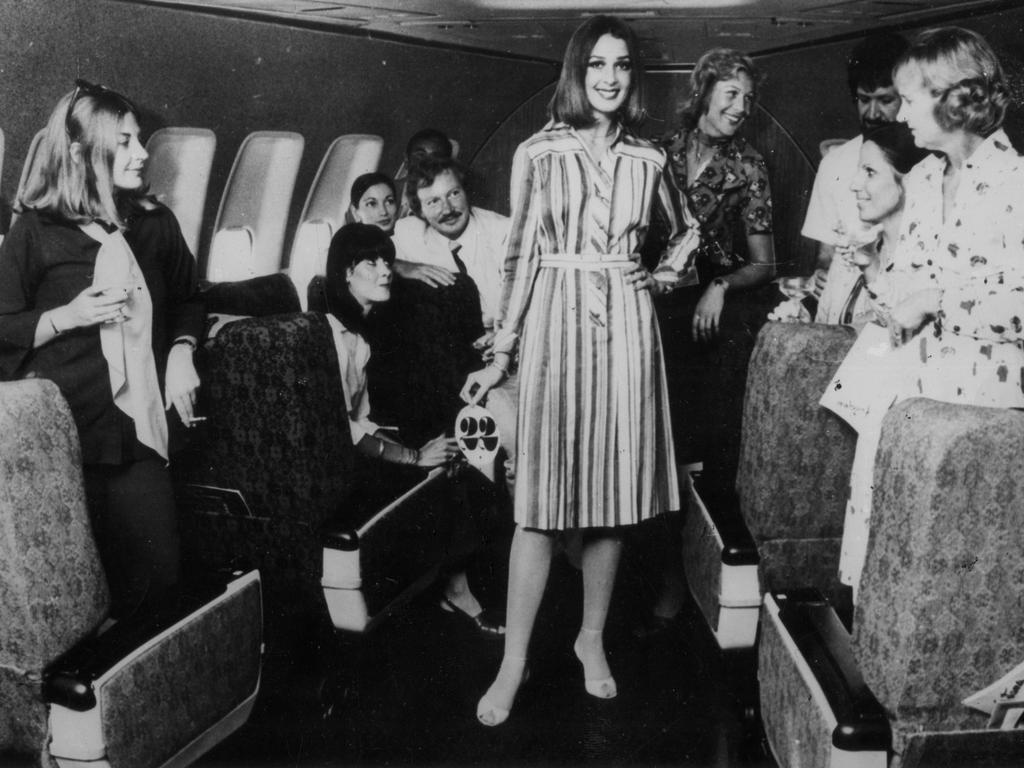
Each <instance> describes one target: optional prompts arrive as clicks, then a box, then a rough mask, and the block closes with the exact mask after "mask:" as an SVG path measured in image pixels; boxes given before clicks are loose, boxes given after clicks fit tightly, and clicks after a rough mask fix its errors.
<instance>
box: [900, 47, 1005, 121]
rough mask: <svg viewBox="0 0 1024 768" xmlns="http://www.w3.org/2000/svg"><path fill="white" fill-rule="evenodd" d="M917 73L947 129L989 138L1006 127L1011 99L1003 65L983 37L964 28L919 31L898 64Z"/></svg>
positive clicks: (903, 68) (901, 68)
mask: <svg viewBox="0 0 1024 768" xmlns="http://www.w3.org/2000/svg"><path fill="white" fill-rule="evenodd" d="M907 69H916V70H917V73H918V74H919V75H920V77H921V81H922V83H923V84H924V86H925V87H926V88H928V89H929V90H930V91H931V93H932V95H933V96H938V97H939V101H938V103H937V104H936V105H935V120H936V122H938V124H939V125H940V126H941V127H942V128H943V129H944V130H946V131H955V130H962V131H966V132H967V133H973V134H975V135H977V136H988V135H989V134H991V133H994V132H995V131H996V130H998V129H999V128H1000V127H1002V125H1003V120H1004V119H1005V118H1006V108H1007V106H1008V105H1009V102H1010V97H1009V93H1008V92H1007V88H1006V81H1005V77H1004V75H1003V67H1002V65H1001V64H1000V63H999V58H998V57H997V56H996V54H995V51H993V50H992V47H991V46H990V45H989V44H988V42H987V41H986V40H985V38H984V37H982V36H981V35H979V34H978V33H977V32H974V31H972V30H969V29H963V28H962V27H936V28H934V29H926V30H924V31H923V32H921V33H919V34H918V35H917V37H915V38H914V39H913V40H912V41H911V43H910V47H909V48H908V49H907V50H906V52H905V53H904V54H903V56H901V57H900V58H899V60H898V61H897V62H896V69H895V72H896V74H897V76H898V75H899V73H900V71H901V70H907Z"/></svg>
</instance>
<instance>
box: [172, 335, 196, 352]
mask: <svg viewBox="0 0 1024 768" xmlns="http://www.w3.org/2000/svg"><path fill="white" fill-rule="evenodd" d="M179 344H187V345H188V346H189V347H191V348H192V351H193V352H195V351H196V343H195V341H193V340H192V339H190V338H189V337H187V336H182V337H181V338H178V339H175V340H174V342H173V343H172V344H171V346H172V347H176V346H178V345H179Z"/></svg>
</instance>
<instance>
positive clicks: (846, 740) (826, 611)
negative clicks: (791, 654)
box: [773, 590, 892, 752]
mask: <svg viewBox="0 0 1024 768" xmlns="http://www.w3.org/2000/svg"><path fill="white" fill-rule="evenodd" d="M773 597H774V599H775V602H776V603H777V604H778V606H779V619H780V621H781V622H782V624H783V625H784V626H785V628H786V631H787V632H788V633H789V635H790V637H791V638H793V640H794V642H795V643H796V645H797V648H798V649H799V650H800V653H801V654H802V655H803V657H804V659H805V660H806V662H807V664H808V666H809V667H810V668H811V671H812V672H813V673H814V676H815V679H816V680H817V681H818V684H819V685H820V686H821V689H822V691H823V692H824V694H825V698H826V699H827V700H828V703H829V706H830V707H831V708H832V713H833V714H834V715H835V718H836V728H835V730H834V731H833V732H832V744H833V745H834V746H835V747H837V748H839V749H843V750H847V751H851V752H867V751H879V752H887V751H888V750H889V749H890V747H891V745H892V730H891V728H890V725H889V717H888V715H887V714H886V712H885V709H883V707H882V705H881V704H880V703H879V702H878V699H876V698H875V695H874V694H873V693H872V692H871V689H870V688H868V686H867V683H865V682H864V677H863V676H862V675H861V672H860V668H859V667H858V666H857V662H856V660H855V659H854V656H853V648H852V646H851V644H850V635H849V633H848V632H847V631H846V628H845V627H844V626H843V624H842V622H841V621H840V620H839V617H838V616H837V615H836V612H835V611H834V610H833V608H832V606H831V605H829V603H828V601H827V600H826V599H825V598H824V597H822V595H821V593H819V592H817V590H802V591H800V592H796V591H787V592H778V593H775V594H774V595H773Z"/></svg>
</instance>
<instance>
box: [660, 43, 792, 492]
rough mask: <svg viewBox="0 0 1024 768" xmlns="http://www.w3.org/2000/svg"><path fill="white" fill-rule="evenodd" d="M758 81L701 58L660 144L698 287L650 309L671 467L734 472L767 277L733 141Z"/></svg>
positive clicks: (761, 200) (765, 227)
mask: <svg viewBox="0 0 1024 768" xmlns="http://www.w3.org/2000/svg"><path fill="white" fill-rule="evenodd" d="M758 80H759V76H758V72H757V70H756V69H755V67H754V63H753V61H752V60H751V59H750V58H749V57H747V56H745V55H743V54H742V53H740V52H739V51H734V50H730V49H726V48H715V49H712V50H710V51H708V52H706V53H705V54H704V55H703V56H701V57H700V60H699V61H698V62H697V65H696V67H695V68H694V71H693V74H692V75H691V78H690V94H689V96H688V98H687V101H686V103H685V105H684V107H683V109H682V125H681V127H680V128H679V129H678V130H677V131H676V132H675V133H674V134H672V135H671V136H670V137H669V138H668V139H667V140H666V142H665V148H666V151H667V152H668V156H669V168H670V170H671V173H672V177H673V180H674V181H675V183H676V186H677V187H678V188H679V189H680V190H681V191H682V192H683V200H684V204H686V205H688V206H689V208H690V210H691V211H692V212H693V213H694V215H695V216H696V218H697V219H698V221H699V222H700V235H701V247H700V251H699V252H698V256H697V272H698V276H699V279H700V285H699V286H697V287H694V288H688V289H684V290H681V291H677V292H675V293H674V294H671V295H669V296H666V297H664V298H663V299H662V300H660V301H659V302H658V319H659V322H660V323H661V326H662V332H663V335H664V337H665V353H666V363H667V365H668V379H669V388H670V392H671V397H672V409H673V414H672V415H673V427H674V430H673V431H674V434H675V436H676V445H677V452H678V453H679V457H680V460H682V461H698V460H700V461H704V462H705V465H706V467H707V465H708V463H709V462H710V463H711V464H713V465H714V466H715V468H716V470H717V469H720V471H721V472H722V474H723V476H731V475H732V474H733V473H734V471H735V462H736V456H737V455H738V450H739V448H738V446H739V413H740V411H741V410H742V408H741V407H740V406H741V404H742V397H743V384H742V382H743V380H744V378H745V374H746V364H747V359H748V357H749V355H750V351H751V350H752V348H753V340H754V337H755V336H756V335H757V331H758V329H759V328H760V325H761V323H763V322H764V319H765V316H766V313H767V309H765V310H764V311H756V310H753V309H752V307H753V306H754V305H756V304H758V302H756V301H754V299H755V297H756V295H757V294H756V293H755V292H754V289H756V288H758V287H760V286H763V285H764V284H765V283H767V282H768V281H769V280H771V278H772V275H773V271H774V268H773V263H774V246H773V240H772V195H771V186H770V185H769V183H768V169H767V167H766V166H765V162H764V159H763V158H762V157H761V154H760V153H759V152H758V151H757V150H756V149H755V148H754V147H752V146H751V145H750V144H748V143H747V141H746V140H745V139H743V138H741V137H740V136H738V135H736V134H737V131H738V130H739V129H740V127H741V126H742V125H743V123H744V122H745V121H746V119H747V117H748V116H749V115H750V113H751V111H752V110H753V108H754V100H755V97H756V88H757V83H758ZM737 381H739V382H740V383H739V384H738V385H737V384H736V382H737ZM695 419H696V421H695ZM707 468H710V467H707Z"/></svg>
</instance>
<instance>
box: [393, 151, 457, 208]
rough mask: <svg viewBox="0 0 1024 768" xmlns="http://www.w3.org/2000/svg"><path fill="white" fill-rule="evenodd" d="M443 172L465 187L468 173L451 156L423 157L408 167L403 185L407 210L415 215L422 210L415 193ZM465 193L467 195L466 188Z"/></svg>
mask: <svg viewBox="0 0 1024 768" xmlns="http://www.w3.org/2000/svg"><path fill="white" fill-rule="evenodd" d="M445 173H451V174H452V175H453V176H454V177H455V179H456V180H457V181H458V182H459V184H461V185H462V187H463V189H467V180H468V177H469V173H468V171H467V170H466V167H465V166H464V165H463V164H462V163H460V162H459V161H458V160H456V159H454V158H452V157H425V158H423V160H422V161H420V162H418V163H415V164H414V165H412V166H411V167H410V168H409V179H408V182H407V183H406V187H405V195H406V197H407V198H408V200H409V210H411V211H412V212H413V213H415V214H416V215H417V216H419V215H420V214H421V213H422V212H423V209H422V206H421V205H420V197H419V195H418V194H417V193H418V192H419V191H420V190H421V189H426V188H427V187H429V186H430V185H432V184H433V183H434V181H435V180H436V179H437V177H438V176H441V175H443V174H445ZM466 194H467V196H468V194H469V192H468V189H467V192H466Z"/></svg>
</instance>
